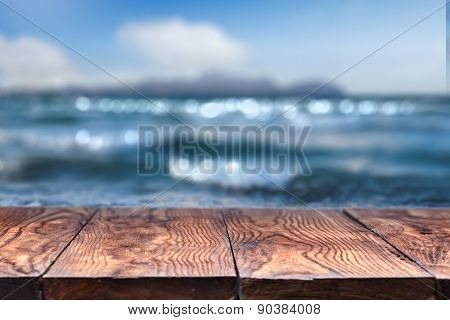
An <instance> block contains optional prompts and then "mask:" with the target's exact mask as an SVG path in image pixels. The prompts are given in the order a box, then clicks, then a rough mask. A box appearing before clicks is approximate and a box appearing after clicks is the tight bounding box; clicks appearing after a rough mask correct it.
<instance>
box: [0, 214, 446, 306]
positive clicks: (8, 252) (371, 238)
mask: <svg viewBox="0 0 450 320" xmlns="http://www.w3.org/2000/svg"><path fill="white" fill-rule="evenodd" d="M94 213H95V215H94ZM92 217H93V218H92ZM91 218H92V219H91ZM449 234H450V209H346V210H345V212H339V211H336V210H323V209H317V210H276V209H267V210H264V209H241V210H238V209H186V208H182V209H141V210H136V209H127V208H116V209H101V210H97V211H96V210H94V209H78V208H70V209H61V208H0V298H3V297H5V295H8V294H9V293H11V292H13V294H11V295H8V296H7V297H6V298H9V299H42V298H46V299H178V298H184V299H205V298H206V299H209V298H216V299H233V298H236V297H238V292H239V291H241V297H242V298H244V299H294V298H297V299H310V298H311V299H328V298H333V299H397V298H401V299H432V298H445V297H446V296H447V297H448V296H449V295H450V276H449V274H450V270H449V268H450V263H449V259H450V258H449V247H450V244H449V242H450V238H449ZM230 242H231V244H232V246H233V250H234V252H232V250H231V248H230ZM233 254H234V258H235V259H236V265H235V264H234V260H233ZM236 269H237V270H238V273H239V276H240V279H239V281H237V276H236V271H235V270H236ZM238 286H239V288H238Z"/></svg>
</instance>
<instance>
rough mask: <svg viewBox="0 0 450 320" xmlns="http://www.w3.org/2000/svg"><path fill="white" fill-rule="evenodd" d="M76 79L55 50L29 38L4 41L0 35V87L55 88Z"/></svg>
mask: <svg viewBox="0 0 450 320" xmlns="http://www.w3.org/2000/svg"><path fill="white" fill-rule="evenodd" d="M78 79H79V76H78V74H77V72H76V71H75V69H74V68H73V67H72V65H71V64H70V62H69V60H68V59H67V57H66V56H65V55H64V53H63V52H62V51H61V50H60V49H59V48H58V47H56V46H54V45H52V44H50V43H47V42H45V41H43V40H39V39H36V38H33V37H30V36H22V37H17V38H12V39H6V38H4V37H2V36H1V35H0V87H3V88H26V89H43V88H59V87H63V86H65V85H68V84H71V83H74V82H76V81H77V80H78Z"/></svg>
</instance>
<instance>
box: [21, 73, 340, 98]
mask: <svg viewBox="0 0 450 320" xmlns="http://www.w3.org/2000/svg"><path fill="white" fill-rule="evenodd" d="M323 83H325V81H322V82H321V81H304V82H299V83H296V84H294V85H290V86H287V87H282V86H279V85H278V84H276V83H275V82H273V81H272V80H270V79H267V78H245V77H237V76H228V75H223V74H207V75H204V76H201V77H198V78H195V79H186V80H180V79H178V80H148V81H142V82H139V83H130V85H131V86H132V87H133V88H134V89H135V90H136V91H138V92H139V93H141V94H144V95H146V96H148V97H209V96H301V95H306V94H310V93H312V92H313V91H314V93H313V94H312V95H313V96H342V95H344V91H343V90H342V89H341V88H340V87H339V86H337V85H335V84H329V85H327V86H325V87H324V88H321V89H319V90H316V89H317V88H318V87H320V86H321V85H322V84H323ZM12 93H13V94H35V93H37V92H36V91H33V92H26V91H15V92H12ZM39 93H42V94H50V95H52V94H83V95H88V96H98V95H105V96H121V95H137V93H136V92H135V91H134V90H132V89H130V88H128V87H127V86H125V85H123V84H120V83H118V84H117V85H114V86H96V87H84V86H76V87H75V86H74V87H70V88H66V89H63V90H46V91H40V92H39Z"/></svg>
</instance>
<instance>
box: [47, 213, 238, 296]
mask: <svg viewBox="0 0 450 320" xmlns="http://www.w3.org/2000/svg"><path fill="white" fill-rule="evenodd" d="M44 291H45V297H46V298H48V299H90V298H102V299H169V298H170V299H183V298H185V299H193V298H196V299H214V298H215V299H229V298H234V297H235V296H236V292H237V288H236V273H235V269H234V265H233V257H232V253H231V249H230V247H229V242H228V239H227V235H226V231H225V225H224V223H223V218H222V216H221V214H220V212H219V211H217V210H207V209H141V210H139V211H137V210H135V209H119V208H117V209H112V210H108V209H104V210H101V211H100V212H99V213H97V215H96V216H95V217H94V218H93V219H92V221H91V222H90V223H89V224H88V225H87V226H86V227H85V228H84V229H83V231H82V232H81V233H80V234H79V236H78V237H77V238H76V239H75V240H74V241H73V242H72V244H71V245H70V246H69V247H68V248H67V250H65V252H64V253H63V254H62V255H61V257H60V258H59V259H58V261H57V262H56V263H55V264H54V265H53V266H52V267H51V268H50V270H49V272H48V273H47V274H46V275H45V276H44Z"/></svg>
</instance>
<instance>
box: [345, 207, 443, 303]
mask: <svg viewBox="0 0 450 320" xmlns="http://www.w3.org/2000/svg"><path fill="white" fill-rule="evenodd" d="M346 212H347V213H348V214H350V215H351V216H352V217H354V218H355V219H357V220H358V221H360V222H361V223H362V224H364V225H365V226H367V228H369V229H371V230H373V231H374V232H375V233H377V234H378V235H380V236H381V237H382V238H384V239H386V241H388V242H389V243H391V244H392V245H393V246H394V247H396V248H398V249H399V250H400V251H401V252H403V253H404V254H406V255H407V256H408V257H410V258H411V259H413V260H414V261H415V262H417V263H418V264H420V265H421V266H422V267H423V268H424V269H426V270H427V271H428V272H430V273H431V274H432V275H434V276H435V277H436V279H437V280H438V283H437V286H438V287H439V288H438V290H439V291H440V292H441V293H442V294H443V295H444V296H446V297H447V298H448V297H449V296H450V290H449V289H450V288H449V281H450V209H346ZM441 297H442V295H441Z"/></svg>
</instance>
